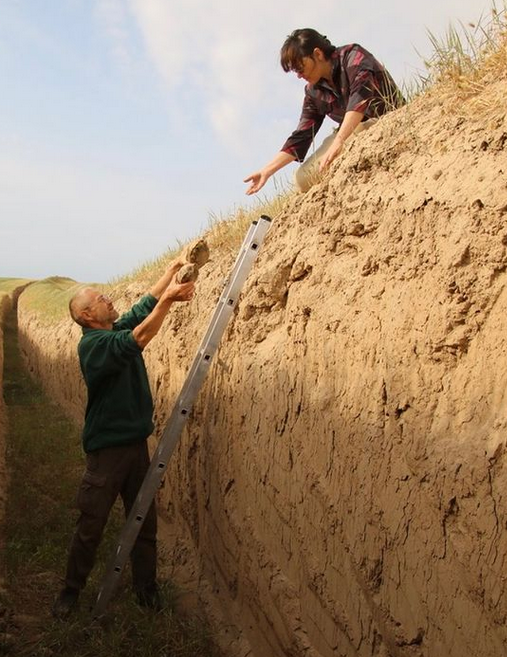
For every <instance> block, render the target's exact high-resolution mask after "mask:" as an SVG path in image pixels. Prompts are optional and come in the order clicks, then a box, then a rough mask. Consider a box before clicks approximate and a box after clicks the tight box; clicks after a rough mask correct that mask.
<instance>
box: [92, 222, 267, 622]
mask: <svg viewBox="0 0 507 657" xmlns="http://www.w3.org/2000/svg"><path fill="white" fill-rule="evenodd" d="M270 224H271V219H270V218H269V217H267V216H266V215H261V217H260V219H259V221H254V222H252V224H251V225H250V227H249V229H248V231H247V234H246V236H245V239H244V241H243V244H242V246H241V248H240V251H239V253H238V256H237V258H236V261H235V263H234V265H233V268H232V270H231V273H230V274H229V277H228V279H227V282H226V284H225V287H224V290H223V292H222V294H221V295H220V298H219V301H218V304H217V306H216V308H215V311H214V313H213V315H212V317H211V320H210V322H209V324H208V328H207V330H206V332H205V334H204V337H203V339H202V340H201V343H200V345H199V347H198V349H197V353H196V356H195V358H194V360H193V362H192V365H191V367H190V369H189V372H188V374H187V377H186V379H185V382H184V384H183V387H182V389H181V392H180V394H179V395H178V398H177V399H176V402H175V404H174V406H173V409H172V412H171V415H170V417H169V420H168V422H167V424H166V427H165V429H164V431H163V433H162V436H161V438H160V441H159V444H158V446H157V449H156V450H155V453H154V455H153V458H152V459H151V463H150V466H149V468H148V471H147V473H146V476H145V479H144V481H143V483H142V485H141V487H140V489H139V492H138V495H137V497H136V500H135V502H134V505H133V507H132V509H131V511H130V513H129V515H128V518H127V520H126V522H125V525H124V527H123V529H122V531H121V532H120V536H119V539H118V542H117V545H116V548H115V550H114V552H113V554H112V555H111V558H110V560H109V562H108V565H107V567H106V574H105V576H104V578H103V581H102V585H101V588H100V590H99V593H98V596H97V600H96V603H95V607H94V610H93V615H94V616H95V617H99V616H101V615H102V614H103V613H104V611H105V609H106V607H107V604H108V602H109V601H110V599H111V598H112V596H113V594H114V592H115V590H116V587H117V585H118V583H119V580H120V577H121V573H122V572H123V568H124V567H125V564H126V563H127V560H128V558H129V556H130V552H131V551H132V548H133V546H134V543H135V541H136V538H137V536H138V534H139V531H140V529H141V527H142V524H143V522H144V519H145V517H146V514H147V513H148V511H149V508H150V506H151V504H152V502H153V500H154V498H155V495H156V493H157V490H158V488H159V487H160V483H161V481H162V477H163V476H164V474H165V472H166V470H167V467H168V463H169V459H170V458H171V456H172V454H173V452H174V450H175V448H176V446H177V444H178V441H179V439H180V436H181V433H182V431H183V427H184V426H185V424H186V422H187V420H188V417H189V415H190V412H191V410H192V407H193V403H194V401H195V399H196V397H197V394H198V393H199V390H200V388H201V386H202V384H203V382H204V379H205V378H206V375H207V373H208V370H209V368H210V365H211V361H212V358H213V355H214V353H215V352H216V351H217V349H218V347H219V344H220V339H221V337H222V335H223V333H224V331H225V328H226V327H227V324H228V322H229V320H230V317H231V316H232V314H233V312H234V310H235V308H236V306H237V303H238V298H239V294H240V292H241V289H242V287H243V285H244V283H245V281H246V279H247V276H248V274H249V272H250V269H251V267H252V265H253V262H254V260H255V258H256V257H257V253H258V249H259V246H260V244H261V243H262V241H263V239H264V236H265V235H266V233H267V231H268V229H269V227H270Z"/></svg>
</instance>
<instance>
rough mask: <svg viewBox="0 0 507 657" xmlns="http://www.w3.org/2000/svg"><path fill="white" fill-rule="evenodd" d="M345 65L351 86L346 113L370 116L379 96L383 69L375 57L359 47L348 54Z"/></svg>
mask: <svg viewBox="0 0 507 657" xmlns="http://www.w3.org/2000/svg"><path fill="white" fill-rule="evenodd" d="M344 64H345V66H346V71H347V77H348V79H349V84H350V94H349V99H348V103H347V109H346V111H347V112H351V111H354V112H361V113H362V114H369V112H368V109H369V107H370V105H371V103H372V101H373V100H374V99H375V98H378V95H379V83H378V77H379V75H383V68H382V67H381V65H380V64H379V62H377V61H376V60H375V59H374V58H373V56H371V55H370V54H369V53H367V52H366V51H365V50H363V49H362V48H358V47H354V48H352V49H351V50H350V51H349V52H348V53H347V57H346V61H345V62H344Z"/></svg>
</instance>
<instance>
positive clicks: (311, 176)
mask: <svg viewBox="0 0 507 657" xmlns="http://www.w3.org/2000/svg"><path fill="white" fill-rule="evenodd" d="M280 62H281V65H282V68H283V70H284V71H285V72H288V71H293V72H294V73H296V74H297V76H298V78H303V79H304V80H306V82H307V85H306V87H305V98H304V101H303V111H302V113H301V118H300V120H299V125H298V127H297V128H296V130H295V131H294V132H293V133H292V134H291V136H290V137H289V138H288V139H287V141H286V142H285V144H284V145H283V146H282V149H281V151H280V152H279V153H278V154H277V155H276V156H275V157H274V158H273V159H272V160H271V162H269V163H268V164H266V165H265V166H264V167H263V168H262V169H260V170H259V171H256V172H255V173H252V174H250V175H249V176H248V177H247V178H245V180H244V182H250V183H251V185H250V187H249V188H248V189H247V191H246V193H247V194H255V193H256V192H258V191H259V190H260V189H261V188H262V187H263V186H264V185H265V184H266V182H267V181H268V179H269V178H270V177H271V176H272V175H273V174H274V173H275V172H276V171H278V170H279V169H281V168H282V167H284V166H286V165H287V164H289V163H290V162H294V160H297V161H298V162H303V160H304V159H305V156H306V154H307V152H308V150H309V148H310V145H311V143H312V141H313V139H314V138H315V135H316V134H317V132H318V130H319V128H320V126H321V125H322V122H323V121H324V118H325V117H326V116H329V117H330V118H331V119H333V121H337V122H338V123H339V124H340V127H339V129H338V130H337V131H336V132H334V133H333V134H331V135H330V136H329V137H327V138H326V139H325V140H324V142H323V143H322V145H321V146H320V148H318V149H317V150H316V151H315V153H314V154H313V155H312V156H311V157H310V158H308V160H307V161H306V162H305V163H304V164H303V165H302V166H301V167H300V168H299V169H298V171H297V172H296V175H295V185H296V188H297V189H298V190H299V191H303V192H305V191H307V190H308V189H309V188H310V187H311V185H312V184H313V183H314V182H315V181H316V179H317V178H318V174H319V173H320V172H322V171H324V170H325V169H327V168H328V167H329V165H330V164H331V162H333V161H334V160H335V159H336V158H337V157H338V156H339V155H340V153H341V152H342V151H343V147H344V144H345V142H346V141H347V139H348V138H349V137H350V135H351V134H352V133H354V132H360V131H361V130H364V129H366V128H368V127H370V126H371V125H372V124H373V123H374V122H375V121H376V120H377V119H378V117H379V116H382V115H383V114H385V113H386V112H389V111H390V110H392V109H395V108H397V107H400V106H401V105H403V104H404V102H405V101H404V99H403V96H402V94H401V92H400V91H399V89H398V88H397V86H396V84H395V83H394V81H393V79H392V77H391V76H390V75H389V73H388V72H387V71H386V70H385V68H384V67H383V66H382V64H380V63H379V62H378V61H377V60H376V59H375V58H374V57H373V55H371V54H370V53H369V52H368V51H367V50H365V49H364V48H362V47H361V46H360V45H358V44H357V43H354V44H351V45H347V46H341V47H339V48H337V47H335V46H333V45H332V44H331V43H330V41H329V40H328V39H327V37H325V36H322V34H319V33H318V32H316V31H315V30H312V29H308V28H307V29H302V30H295V31H294V32H293V33H292V34H291V35H290V36H289V37H287V39H286V41H285V43H284V44H283V46H282V49H281V51H280Z"/></svg>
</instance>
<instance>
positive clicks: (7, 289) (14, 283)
mask: <svg viewBox="0 0 507 657" xmlns="http://www.w3.org/2000/svg"><path fill="white" fill-rule="evenodd" d="M31 282H32V281H31V280H30V279H29V278H0V295H1V294H2V293H4V294H12V292H14V290H16V289H17V288H18V287H22V286H23V285H27V284H28V283H31Z"/></svg>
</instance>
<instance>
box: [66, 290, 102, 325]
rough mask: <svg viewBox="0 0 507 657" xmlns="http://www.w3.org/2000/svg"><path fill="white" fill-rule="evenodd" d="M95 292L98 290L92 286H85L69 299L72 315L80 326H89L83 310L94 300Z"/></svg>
mask: <svg viewBox="0 0 507 657" xmlns="http://www.w3.org/2000/svg"><path fill="white" fill-rule="evenodd" d="M95 294H96V290H94V289H93V288H92V287H83V288H81V289H80V290H78V291H77V292H76V294H74V296H73V297H72V299H71V300H70V301H69V312H70V316H71V317H72V319H73V320H74V321H75V322H76V323H77V324H79V326H88V324H87V322H86V320H85V319H84V318H83V316H82V315H83V311H84V310H86V309H87V308H88V307H89V306H90V304H91V303H92V302H93V300H94V298H95Z"/></svg>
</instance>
